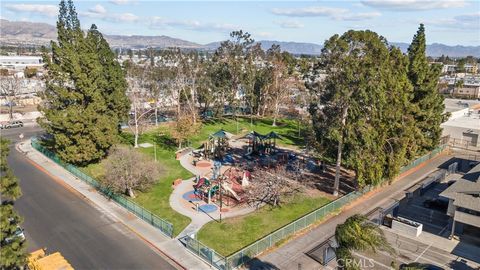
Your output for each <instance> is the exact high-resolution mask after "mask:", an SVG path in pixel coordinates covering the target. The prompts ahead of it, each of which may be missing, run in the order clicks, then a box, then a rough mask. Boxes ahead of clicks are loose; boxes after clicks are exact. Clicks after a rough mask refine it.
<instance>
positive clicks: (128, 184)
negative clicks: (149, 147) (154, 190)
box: [103, 146, 161, 197]
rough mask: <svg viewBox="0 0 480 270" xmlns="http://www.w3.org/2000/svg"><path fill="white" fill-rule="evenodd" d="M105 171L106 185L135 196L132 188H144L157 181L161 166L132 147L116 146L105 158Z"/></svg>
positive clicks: (141, 189)
mask: <svg viewBox="0 0 480 270" xmlns="http://www.w3.org/2000/svg"><path fill="white" fill-rule="evenodd" d="M105 171H106V175H105V177H104V180H103V184H104V185H105V186H106V187H108V188H111V189H112V190H113V191H115V192H119V193H125V194H127V195H129V196H130V197H135V194H134V193H133V190H139V191H143V190H146V189H148V188H149V187H150V186H151V185H152V184H154V183H156V182H157V181H158V179H159V177H160V173H161V167H160V166H159V164H158V163H156V162H154V161H153V160H151V159H150V158H148V157H147V156H146V155H144V154H142V153H140V152H138V151H136V150H134V149H133V148H132V147H126V146H116V147H114V148H113V149H112V150H111V153H110V156H109V157H108V158H107V160H106V165H105Z"/></svg>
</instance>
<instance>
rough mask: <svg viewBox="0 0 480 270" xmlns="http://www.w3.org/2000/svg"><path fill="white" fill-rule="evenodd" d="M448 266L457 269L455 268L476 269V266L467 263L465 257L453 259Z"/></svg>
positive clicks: (460, 269)
mask: <svg viewBox="0 0 480 270" xmlns="http://www.w3.org/2000/svg"><path fill="white" fill-rule="evenodd" d="M448 266H449V267H450V268H451V269H455V270H475V268H473V267H471V266H469V265H467V261H466V260H464V259H460V260H458V261H452V262H450V263H449V264H448ZM477 269H478V268H477Z"/></svg>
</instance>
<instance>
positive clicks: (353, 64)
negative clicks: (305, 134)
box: [307, 30, 414, 193]
mask: <svg viewBox="0 0 480 270" xmlns="http://www.w3.org/2000/svg"><path fill="white" fill-rule="evenodd" d="M407 64H408V60H407V59H406V58H405V57H404V56H403V55H402V54H401V52H400V51H399V50H398V49H396V48H389V47H388V43H387V41H386V40H385V39H384V38H383V37H381V36H378V35H377V34H376V33H374V32H371V31H353V30H352V31H348V32H346V33H345V34H343V35H342V36H339V35H334V36H332V37H331V38H330V39H329V40H327V41H326V42H325V44H324V48H323V50H322V54H321V56H320V62H319V63H318V65H316V66H315V68H314V70H313V73H314V74H320V73H322V72H323V73H324V74H325V75H326V78H325V80H324V81H322V82H321V83H310V84H307V87H309V89H310V91H311V92H312V94H313V95H312V96H313V97H316V99H314V100H313V103H312V104H311V108H310V112H311V115H312V121H313V127H314V130H315V131H316V134H317V140H318V141H319V142H320V146H321V149H320V150H321V151H322V152H323V153H324V154H325V155H327V156H328V157H331V158H333V159H335V158H336V159H337V174H336V181H335V187H334V189H335V191H337V192H338V187H339V170H340V165H341V160H342V158H343V157H344V158H345V164H346V165H347V166H348V167H351V168H352V169H354V170H355V172H356V176H357V181H358V184H359V185H360V186H363V185H365V184H374V185H375V184H379V183H381V182H382V181H383V180H384V179H385V178H389V177H393V176H394V175H395V174H397V173H398V170H399V168H400V167H401V166H402V165H404V164H405V159H406V158H405V155H406V154H405V153H406V151H407V150H406V149H407V147H409V144H410V143H411V137H412V126H413V123H412V121H413V118H412V117H411V112H412V111H413V110H414V107H412V105H411V104H410V102H409V96H410V95H411V91H412V87H411V85H410V82H409V81H408V79H407V74H406V72H407ZM334 193H335V192H334Z"/></svg>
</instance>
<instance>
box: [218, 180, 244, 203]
mask: <svg viewBox="0 0 480 270" xmlns="http://www.w3.org/2000/svg"><path fill="white" fill-rule="evenodd" d="M222 187H223V189H225V190H226V191H228V192H230V194H232V195H233V197H235V199H236V200H237V201H240V200H241V199H240V197H239V196H238V195H237V193H236V192H235V191H233V189H232V188H231V187H230V186H229V185H227V183H223V184H222Z"/></svg>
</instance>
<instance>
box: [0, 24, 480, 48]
mask: <svg viewBox="0 0 480 270" xmlns="http://www.w3.org/2000/svg"><path fill="white" fill-rule="evenodd" d="M0 33H1V36H0V45H21V46H41V45H48V44H49V42H50V40H55V39H56V37H57V30H56V27H55V26H53V25H50V24H46V23H37V22H18V21H8V20H4V19H0ZM104 36H105V38H106V39H107V41H108V42H109V44H110V46H111V47H112V48H131V49H142V48H148V47H154V48H167V47H180V48H186V49H198V50H208V51H213V50H215V49H216V48H218V46H219V45H220V42H219V41H218V42H212V43H208V44H205V45H202V44H198V43H195V42H191V41H187V40H182V39H178V38H172V37H168V36H140V35H134V36H125V35H104ZM258 42H260V43H261V44H262V47H263V48H264V49H268V48H270V47H271V46H272V44H277V45H280V48H281V49H282V50H284V51H288V52H290V53H292V54H308V55H318V54H320V52H321V50H322V45H319V44H315V43H305V42H285V41H274V40H260V41H258ZM390 44H391V45H393V46H397V47H399V48H400V49H401V50H402V51H403V52H406V51H407V48H408V46H409V44H408V43H401V42H392V43H390ZM427 55H428V56H432V57H438V56H441V55H448V56H450V57H465V56H468V55H472V56H475V57H480V46H461V45H456V46H449V45H444V44H439V43H433V44H429V45H427Z"/></svg>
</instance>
